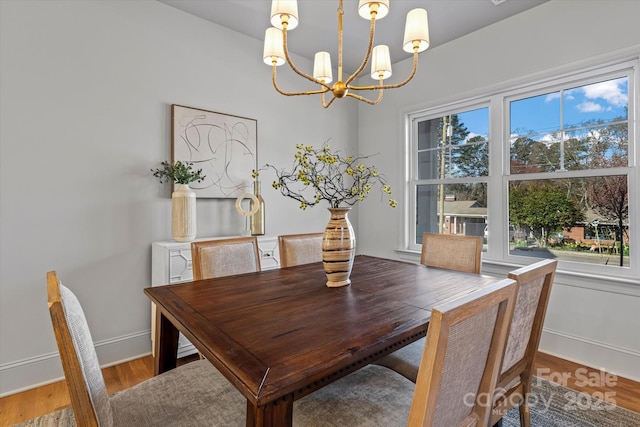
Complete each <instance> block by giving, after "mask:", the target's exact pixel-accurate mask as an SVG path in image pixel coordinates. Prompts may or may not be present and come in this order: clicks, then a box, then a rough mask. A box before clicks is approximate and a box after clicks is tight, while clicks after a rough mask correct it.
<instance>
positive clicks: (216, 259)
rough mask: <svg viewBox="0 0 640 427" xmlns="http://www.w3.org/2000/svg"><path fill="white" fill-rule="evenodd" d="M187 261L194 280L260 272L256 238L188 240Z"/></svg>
mask: <svg viewBox="0 0 640 427" xmlns="http://www.w3.org/2000/svg"><path fill="white" fill-rule="evenodd" d="M191 263H192V267H193V279H194V280H202V279H212V278H215V277H224V276H232V275H236V274H244V273H253V272H256V271H260V255H259V250H258V238H257V237H232V238H228V239H215V240H205V241H200V242H191Z"/></svg>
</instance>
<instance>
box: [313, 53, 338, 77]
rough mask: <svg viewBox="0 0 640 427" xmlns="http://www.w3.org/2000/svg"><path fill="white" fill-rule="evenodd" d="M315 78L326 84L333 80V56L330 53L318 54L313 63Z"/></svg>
mask: <svg viewBox="0 0 640 427" xmlns="http://www.w3.org/2000/svg"><path fill="white" fill-rule="evenodd" d="M313 78H314V79H318V80H321V81H323V82H325V83H329V82H331V80H333V75H332V73H331V56H330V55H329V52H316V56H315V58H314V61H313Z"/></svg>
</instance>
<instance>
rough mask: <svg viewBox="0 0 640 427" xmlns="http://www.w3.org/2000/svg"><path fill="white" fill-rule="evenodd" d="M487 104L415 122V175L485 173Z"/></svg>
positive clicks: (461, 175) (486, 164)
mask: <svg viewBox="0 0 640 427" xmlns="http://www.w3.org/2000/svg"><path fill="white" fill-rule="evenodd" d="M488 133H489V108H479V109H476V110H470V111H465V112H462V113H458V114H451V115H448V116H443V117H438V118H435V119H431V120H423V121H421V122H419V123H418V135H417V137H418V144H417V145H418V165H417V166H418V167H417V172H418V173H417V175H418V176H417V178H418V179H438V178H440V179H442V178H452V177H471V176H487V175H488V174H489V151H488Z"/></svg>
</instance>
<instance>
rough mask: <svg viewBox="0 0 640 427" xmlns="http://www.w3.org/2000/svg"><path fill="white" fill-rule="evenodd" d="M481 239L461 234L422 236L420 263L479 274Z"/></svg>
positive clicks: (428, 234)
mask: <svg viewBox="0 0 640 427" xmlns="http://www.w3.org/2000/svg"><path fill="white" fill-rule="evenodd" d="M481 256H482V237H480V236H464V235H461V234H434V233H424V234H423V235H422V254H421V256H420V263H421V264H424V265H426V266H427V267H439V268H446V269H447V270H456V271H462V272H465V273H475V274H480V265H481V262H480V260H481Z"/></svg>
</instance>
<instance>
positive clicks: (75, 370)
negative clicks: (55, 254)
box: [47, 271, 246, 427]
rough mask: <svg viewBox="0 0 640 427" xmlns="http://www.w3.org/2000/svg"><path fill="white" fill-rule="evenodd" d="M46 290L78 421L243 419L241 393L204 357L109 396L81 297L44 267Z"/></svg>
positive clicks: (214, 422)
mask: <svg viewBox="0 0 640 427" xmlns="http://www.w3.org/2000/svg"><path fill="white" fill-rule="evenodd" d="M47 294H48V305H49V313H50V315H51V322H52V323H53V331H54V333H55V337H56V342H57V344H58V350H59V352H60V360H61V361H62V368H63V371H64V376H65V379H66V382H67V387H68V389H69V396H70V398H71V407H72V409H73V413H74V417H75V423H76V425H78V426H80V427H85V426H90V427H93V426H98V425H99V426H123V427H129V426H163V427H164V426H176V427H177V426H185V425H188V426H212V425H217V426H230V425H237V426H242V425H245V423H246V415H245V409H246V400H245V398H244V397H243V396H242V395H241V394H240V393H239V392H238V391H237V390H236V388H235V387H234V386H233V385H232V384H231V383H230V382H229V381H228V380H227V379H226V378H225V377H223V376H222V374H220V373H219V372H218V371H217V370H216V369H215V368H214V367H213V366H212V365H211V363H209V362H208V361H206V360H199V361H195V362H191V363H187V364H185V365H182V366H180V367H178V368H176V369H173V370H171V371H169V372H166V373H164V374H161V375H158V376H156V377H153V378H151V379H149V380H147V381H144V382H142V383H140V384H138V385H136V386H134V387H131V388H129V389H126V390H123V391H121V392H119V393H116V394H114V395H112V396H109V395H108V393H107V388H106V385H105V382H104V377H103V376H102V371H101V370H100V365H99V362H98V357H97V355H96V351H95V348H94V346H93V340H92V338H91V333H90V331H89V325H88V324H87V320H86V318H85V315H84V312H83V310H82V307H81V305H80V302H79V301H78V299H77V298H76V296H75V295H74V294H73V292H71V291H70V290H69V289H68V288H67V287H65V286H63V285H62V284H61V283H60V282H59V281H58V277H57V274H56V272H55V271H50V272H48V273H47Z"/></svg>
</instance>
